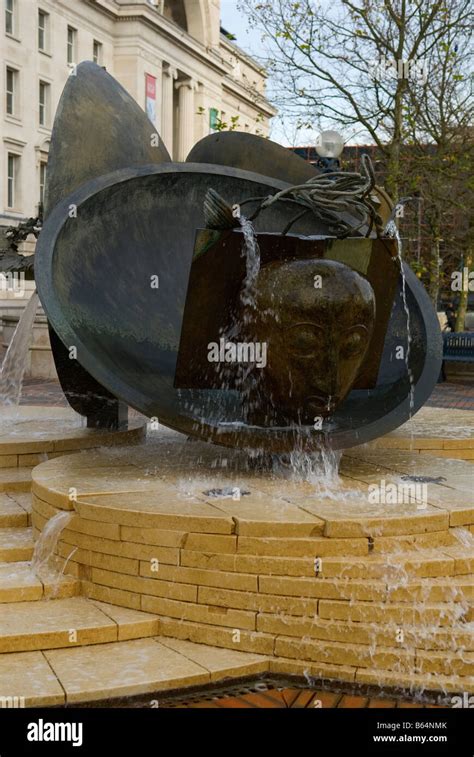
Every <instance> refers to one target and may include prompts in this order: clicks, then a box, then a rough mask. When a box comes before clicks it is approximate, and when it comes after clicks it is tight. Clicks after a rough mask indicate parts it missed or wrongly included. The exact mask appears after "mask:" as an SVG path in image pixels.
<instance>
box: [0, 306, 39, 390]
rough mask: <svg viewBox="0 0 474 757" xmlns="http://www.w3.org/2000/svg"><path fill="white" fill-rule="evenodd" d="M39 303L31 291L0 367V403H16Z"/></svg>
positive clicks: (21, 384)
mask: <svg viewBox="0 0 474 757" xmlns="http://www.w3.org/2000/svg"><path fill="white" fill-rule="evenodd" d="M38 305H39V298H38V294H37V292H33V294H32V295H31V298H30V301H29V302H28V305H27V306H26V308H25V309H24V311H23V313H22V315H21V318H20V320H19V321H18V326H17V327H16V329H15V333H14V334H13V337H12V340H11V342H10V345H9V347H8V350H7V353H6V355H5V357H4V359H3V363H2V366H1V368H0V405H18V403H19V402H20V395H21V388H22V386H23V377H24V375H25V370H26V362H27V359H28V350H29V348H30V340H31V331H32V328H33V323H34V320H35V316H36V311H37V309H38Z"/></svg>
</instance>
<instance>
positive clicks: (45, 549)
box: [31, 511, 74, 571]
mask: <svg viewBox="0 0 474 757" xmlns="http://www.w3.org/2000/svg"><path fill="white" fill-rule="evenodd" d="M73 517H74V513H70V512H66V511H63V512H60V513H57V515H54V516H53V517H52V518H51V519H50V520H48V522H47V524H46V525H45V527H44V528H43V531H42V532H41V535H40V537H39V539H38V541H37V542H36V544H35V549H34V552H33V558H32V560H31V568H32V570H33V571H38V570H41V568H43V567H46V566H47V565H48V561H49V559H50V558H51V557H52V555H53V554H54V550H55V549H56V544H57V543H58V539H59V537H60V536H61V532H62V531H63V530H64V529H65V528H66V527H67V526H68V524H69V523H70V521H71V519H72V518H73Z"/></svg>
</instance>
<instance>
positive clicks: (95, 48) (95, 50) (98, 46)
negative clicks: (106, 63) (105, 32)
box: [92, 39, 102, 66]
mask: <svg viewBox="0 0 474 757" xmlns="http://www.w3.org/2000/svg"><path fill="white" fill-rule="evenodd" d="M92 60H93V61H94V63H97V65H98V66H101V65H102V42H97V40H96V39H95V40H94V43H93V45H92Z"/></svg>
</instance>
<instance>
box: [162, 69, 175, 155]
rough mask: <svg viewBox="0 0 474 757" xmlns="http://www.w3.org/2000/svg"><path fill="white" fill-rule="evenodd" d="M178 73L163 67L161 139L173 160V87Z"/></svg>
mask: <svg viewBox="0 0 474 757" xmlns="http://www.w3.org/2000/svg"><path fill="white" fill-rule="evenodd" d="M177 76H178V72H177V71H176V69H175V68H173V67H172V66H169V65H168V66H167V65H166V64H164V65H163V76H162V78H161V81H162V98H161V133H160V136H161V139H162V140H163V142H164V143H165V147H166V149H167V150H168V152H169V154H170V155H171V158H173V85H174V80H175V79H176V78H177Z"/></svg>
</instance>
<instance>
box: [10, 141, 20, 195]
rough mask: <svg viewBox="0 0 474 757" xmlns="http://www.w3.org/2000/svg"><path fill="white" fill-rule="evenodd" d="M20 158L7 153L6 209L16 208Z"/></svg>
mask: <svg viewBox="0 0 474 757" xmlns="http://www.w3.org/2000/svg"><path fill="white" fill-rule="evenodd" d="M19 170H20V158H19V156H18V155H14V154H13V153H11V152H9V153H8V157H7V207H8V208H16V207H17V201H18V175H19Z"/></svg>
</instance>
